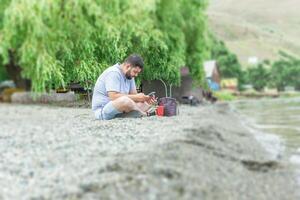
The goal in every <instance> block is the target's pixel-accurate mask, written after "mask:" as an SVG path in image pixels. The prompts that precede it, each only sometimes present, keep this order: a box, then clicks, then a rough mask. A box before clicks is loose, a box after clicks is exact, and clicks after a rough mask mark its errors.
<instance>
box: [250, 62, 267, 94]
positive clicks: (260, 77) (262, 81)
mask: <svg viewBox="0 0 300 200" xmlns="http://www.w3.org/2000/svg"><path fill="white" fill-rule="evenodd" d="M247 75H248V81H249V82H250V83H252V85H253V88H254V89H255V90H257V91H261V90H263V89H264V87H266V86H267V84H268V83H269V77H270V74H269V72H268V70H267V69H266V68H265V67H264V65H263V64H259V65H258V66H256V67H252V68H248V71H247Z"/></svg>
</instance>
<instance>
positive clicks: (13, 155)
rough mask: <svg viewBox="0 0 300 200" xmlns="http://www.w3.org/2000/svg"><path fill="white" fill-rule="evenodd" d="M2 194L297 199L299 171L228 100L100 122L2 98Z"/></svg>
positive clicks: (82, 113)
mask: <svg viewBox="0 0 300 200" xmlns="http://www.w3.org/2000/svg"><path fill="white" fill-rule="evenodd" d="M0 120H1V124H0V155H1V156H0V199H5V200H6V199H197V200H198V199H236V200H243V199H247V200H248V199H249V200H253V199H256V200H258V199H278V200H279V199H280V200H283V199H287V200H293V199H299V196H297V194H296V192H297V190H298V188H299V186H297V185H296V182H295V175H294V172H293V170H294V169H293V168H292V166H291V165H289V164H288V163H286V161H285V160H284V159H280V158H278V160H270V157H269V155H268V154H267V153H266V151H265V150H264V149H263V148H262V147H261V145H260V144H259V143H258V142H257V141H256V140H255V139H254V137H253V135H252V134H251V133H249V132H248V131H247V129H246V128H244V127H243V126H242V125H241V123H240V122H239V118H238V116H237V115H236V114H235V113H232V112H231V111H230V110H229V109H228V106H226V105H224V104H223V105H215V106H202V107H188V106H181V107H180V116H177V117H172V118H158V117H155V116H154V117H148V118H141V119H132V118H131V119H130V118H128V119H115V120H111V121H96V120H94V119H93V114H92V113H91V111H90V109H80V108H62V107H53V106H52V107H49V106H33V105H9V104H0Z"/></svg>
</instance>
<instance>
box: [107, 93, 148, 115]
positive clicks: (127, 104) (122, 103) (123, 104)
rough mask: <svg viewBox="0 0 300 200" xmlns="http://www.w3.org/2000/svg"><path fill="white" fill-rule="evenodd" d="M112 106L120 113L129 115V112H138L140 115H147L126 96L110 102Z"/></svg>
mask: <svg viewBox="0 0 300 200" xmlns="http://www.w3.org/2000/svg"><path fill="white" fill-rule="evenodd" d="M112 104H113V106H114V107H115V108H116V109H118V110H119V111H120V112H125V113H129V112H130V111H138V112H140V113H141V114H142V115H147V114H146V112H145V111H144V110H142V109H141V108H140V107H139V106H138V104H137V103H135V102H134V101H133V100H132V99H130V98H129V97H127V96H122V97H119V98H117V99H116V100H114V101H112Z"/></svg>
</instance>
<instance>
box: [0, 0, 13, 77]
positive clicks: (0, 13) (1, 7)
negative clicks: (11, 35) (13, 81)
mask: <svg viewBox="0 0 300 200" xmlns="http://www.w3.org/2000/svg"><path fill="white" fill-rule="evenodd" d="M10 1H11V0H1V3H0V30H1V29H2V27H3V17H4V11H5V9H6V7H7V6H8V5H9V3H10ZM1 37H3V36H2V34H1V32H0V41H1ZM1 52H2V49H1V47H0V81H2V80H4V79H6V77H7V73H6V71H5V69H4V65H3V56H2V53H1Z"/></svg>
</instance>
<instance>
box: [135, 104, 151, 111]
mask: <svg viewBox="0 0 300 200" xmlns="http://www.w3.org/2000/svg"><path fill="white" fill-rule="evenodd" d="M136 105H137V106H138V107H139V108H140V109H141V110H142V111H144V112H147V111H148V110H149V108H150V107H151V105H149V104H148V103H141V102H139V103H136Z"/></svg>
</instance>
